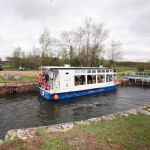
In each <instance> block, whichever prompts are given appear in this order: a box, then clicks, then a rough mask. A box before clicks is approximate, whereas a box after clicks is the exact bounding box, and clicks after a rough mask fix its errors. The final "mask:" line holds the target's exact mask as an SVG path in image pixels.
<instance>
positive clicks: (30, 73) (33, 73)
mask: <svg viewBox="0 0 150 150" xmlns="http://www.w3.org/2000/svg"><path fill="white" fill-rule="evenodd" d="M2 74H11V75H14V74H20V75H25V76H26V75H29V76H37V75H38V74H39V71H38V70H36V71H0V75H2Z"/></svg>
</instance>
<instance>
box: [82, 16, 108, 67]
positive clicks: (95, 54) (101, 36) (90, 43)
mask: <svg viewBox="0 0 150 150" xmlns="http://www.w3.org/2000/svg"><path fill="white" fill-rule="evenodd" d="M83 27H84V32H85V33H84V35H85V36H84V37H85V38H84V39H85V43H86V44H85V47H86V53H87V65H88V66H92V65H96V61H97V60H98V59H95V58H99V57H100V56H101V54H102V53H101V52H102V49H103V41H104V40H106V38H107V37H108V32H107V30H106V29H105V25H104V24H103V23H100V24H96V23H93V22H92V19H86V20H85V24H84V26H83ZM93 60H95V61H94V62H93Z"/></svg>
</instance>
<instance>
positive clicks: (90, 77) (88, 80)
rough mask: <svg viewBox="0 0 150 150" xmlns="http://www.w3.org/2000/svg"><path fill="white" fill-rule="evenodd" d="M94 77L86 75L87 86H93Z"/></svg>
mask: <svg viewBox="0 0 150 150" xmlns="http://www.w3.org/2000/svg"><path fill="white" fill-rule="evenodd" d="M95 83H96V75H87V84H95Z"/></svg>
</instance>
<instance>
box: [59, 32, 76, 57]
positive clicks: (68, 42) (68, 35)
mask: <svg viewBox="0 0 150 150" xmlns="http://www.w3.org/2000/svg"><path fill="white" fill-rule="evenodd" d="M61 37H62V46H63V49H65V51H69V58H70V59H73V57H74V54H75V53H74V49H75V46H76V42H75V32H74V31H70V32H67V31H65V32H62V34H61Z"/></svg>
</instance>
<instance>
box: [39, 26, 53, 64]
mask: <svg viewBox="0 0 150 150" xmlns="http://www.w3.org/2000/svg"><path fill="white" fill-rule="evenodd" d="M39 43H40V44H41V56H42V62H43V59H44V57H45V56H48V55H49V54H50V46H51V44H52V38H51V37H50V33H49V30H48V28H44V32H43V34H42V35H41V36H40V39H39Z"/></svg>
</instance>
